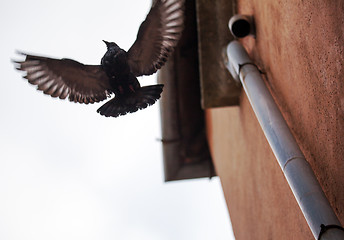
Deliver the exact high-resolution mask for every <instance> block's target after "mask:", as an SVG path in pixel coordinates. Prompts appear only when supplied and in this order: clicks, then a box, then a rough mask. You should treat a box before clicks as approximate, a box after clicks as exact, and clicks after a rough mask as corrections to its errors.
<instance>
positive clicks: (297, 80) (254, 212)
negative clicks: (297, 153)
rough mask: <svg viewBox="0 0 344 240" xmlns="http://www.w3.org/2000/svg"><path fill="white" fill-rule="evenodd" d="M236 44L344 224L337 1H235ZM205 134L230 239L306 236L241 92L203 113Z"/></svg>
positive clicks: (341, 16)
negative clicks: (240, 31) (248, 29)
mask: <svg viewBox="0 0 344 240" xmlns="http://www.w3.org/2000/svg"><path fill="white" fill-rule="evenodd" d="M238 9H239V12H240V13H243V14H250V15H253V16H254V18H255V22H256V28H257V37H256V39H254V38H251V37H249V38H247V39H244V40H242V43H243V44H244V46H245V47H246V49H247V50H248V51H249V53H250V55H251V57H252V58H253V59H254V61H255V62H256V64H257V65H258V66H259V67H260V69H261V70H262V71H263V72H265V73H266V74H265V79H266V83H267V85H268V87H269V88H270V90H271V93H272V94H273V96H274V98H275V99H276V102H277V104H278V105H279V107H280V110H281V111H282V113H283V115H284V117H285V119H286V120H287V122H288V125H289V127H290V128H291V130H292V132H293V134H294V136H295V138H296V139H297V141H298V143H299V145H300V147H301V150H302V151H303V153H304V155H305V156H306V159H307V160H308V161H309V163H310V164H311V166H312V168H313V170H314V172H315V174H316V176H317V178H318V180H319V182H320V183H321V186H322V188H323V190H324V192H325V194H326V196H327V197H328V199H329V201H330V203H331V205H332V207H333V209H334V211H335V212H336V214H337V216H338V218H339V219H340V221H341V223H342V224H344V143H343V140H344V66H343V64H344V55H343V52H344V2H343V1H341V0H333V1H275V0H264V1H262V0H239V1H238ZM207 126H208V137H209V142H210V145H211V151H212V157H213V161H214V165H215V169H216V171H217V174H218V175H219V176H220V179H221V182H222V185H223V190H224V194H225V198H226V201H227V204H228V208H229V212H230V216H231V220H232V224H233V228H234V234H235V236H236V238H237V239H313V236H312V234H311V231H310V230H309V228H308V225H307V223H306V221H305V220H304V218H303V215H302V213H301V211H300V209H299V207H298V205H297V203H296V200H295V199H294V197H293V195H292V192H291V190H290V188H289V186H288V184H287V182H286V180H285V178H284V176H283V173H282V171H281V170H280V168H279V165H278V163H277V161H276V160H275V158H274V156H273V154H272V152H271V150H270V147H269V145H268V143H267V141H266V140H265V137H264V135H263V133H262V131H261V129H260V126H259V124H258V122H257V120H256V118H255V116H254V113H253V111H252V109H251V107H250V105H249V102H248V100H247V98H246V96H245V95H244V93H242V95H241V99H240V106H239V107H229V108H219V109H210V110H208V111H207Z"/></svg>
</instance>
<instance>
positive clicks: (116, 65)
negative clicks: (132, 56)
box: [101, 41, 140, 95]
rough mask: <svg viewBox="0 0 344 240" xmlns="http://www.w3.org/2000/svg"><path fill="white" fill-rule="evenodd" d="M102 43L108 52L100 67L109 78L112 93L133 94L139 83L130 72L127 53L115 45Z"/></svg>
mask: <svg viewBox="0 0 344 240" xmlns="http://www.w3.org/2000/svg"><path fill="white" fill-rule="evenodd" d="M104 42H105V44H106V45H107V48H108V50H107V52H106V53H105V54H104V56H103V58H102V60H101V66H102V69H103V70H104V71H105V73H106V75H107V76H108V78H109V82H110V85H111V87H112V88H113V89H112V90H113V92H114V93H115V94H116V95H123V94H129V93H133V92H135V91H136V90H137V89H139V88H140V83H139V81H138V80H137V78H136V77H135V75H134V74H132V72H131V71H130V66H129V64H128V56H127V52H126V51H124V50H123V49H121V48H120V47H118V45H117V44H116V43H109V42H106V41H104Z"/></svg>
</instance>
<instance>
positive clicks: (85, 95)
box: [14, 53, 111, 104]
mask: <svg viewBox="0 0 344 240" xmlns="http://www.w3.org/2000/svg"><path fill="white" fill-rule="evenodd" d="M20 54H22V55H24V56H25V60H24V61H14V63H15V64H16V69H18V70H21V71H25V72H26V75H25V76H24V78H26V79H27V80H28V82H29V83H31V84H33V85H36V86H37V89H38V90H40V91H43V93H45V94H47V95H50V96H52V97H59V98H60V99H65V98H67V96H68V97H69V100H70V101H73V102H79V103H86V104H87V103H94V102H99V101H102V100H104V99H106V98H107V97H108V96H109V95H110V94H111V86H110V83H109V80H108V78H107V76H106V74H105V72H104V71H103V70H102V69H101V66H100V65H84V64H82V63H79V62H77V61H74V60H72V59H66V58H63V59H54V58H48V57H41V56H34V55H28V54H25V53H20Z"/></svg>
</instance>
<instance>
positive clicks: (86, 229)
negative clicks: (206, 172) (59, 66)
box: [0, 0, 232, 240]
mask: <svg viewBox="0 0 344 240" xmlns="http://www.w3.org/2000/svg"><path fill="white" fill-rule="evenodd" d="M150 2H151V1H150V0H145V1H143V0H126V1H119V0H108V1H106V0H97V1H83V0H74V1H71V0H54V1H48V0H29V1H27V0H5V1H1V2H0V25H1V39H0V49H1V51H0V53H1V54H0V66H1V75H2V76H1V88H0V106H1V108H0V109H1V117H0V239H2V240H23V239H25V240H55V239H56V240H60V239H63V240H78V239H82V240H94V239H99V240H110V239H112V240H113V239H125V240H127V239H129V240H131V239H133V240H134V239H141V240H142V239H143V240H145V239H147V240H175V239H178V240H193V239H197V240H210V239H212V240H213V239H217V240H222V239H223V240H224V239H232V233H231V230H230V221H229V217H228V213H227V209H226V206H225V201H224V198H223V193H222V190H221V187H220V182H219V179H218V178H214V179H212V180H209V179H201V180H189V181H179V182H172V183H164V182H163V179H164V177H163V165H162V150H161V143H159V142H158V141H157V140H156V139H158V138H160V115H159V105H158V104H155V105H154V106H152V107H149V108H147V109H146V110H143V111H139V112H137V113H134V114H131V115H127V116H124V117H120V118H117V119H114V118H105V117H102V116H100V115H99V114H97V113H96V110H97V108H98V107H100V106H101V104H102V103H100V104H95V105H81V104H75V103H70V102H68V101H61V100H58V99H52V98H50V97H48V96H45V95H43V94H42V93H41V92H38V91H36V90H35V88H34V87H33V86H31V85H29V84H28V83H27V82H25V81H24V80H23V79H22V78H21V74H20V73H19V72H17V71H15V70H14V68H13V65H12V64H11V62H10V59H11V58H12V59H13V58H16V55H15V50H16V49H18V50H23V51H27V52H30V53H37V54H43V55H47V56H52V57H58V58H61V57H68V58H73V59H75V60H78V61H81V62H83V63H88V64H98V63H99V62H100V59H101V57H102V55H103V54H104V53H105V51H106V47H105V45H104V43H103V42H102V41H101V40H102V39H104V40H107V41H115V42H116V43H117V44H118V45H119V46H121V47H122V48H124V49H125V50H127V49H128V48H129V47H130V46H131V44H132V43H133V42H134V40H135V38H136V33H137V30H138V27H139V25H140V23H141V22H142V21H143V19H144V18H145V15H146V14H147V12H148V10H149V7H150ZM155 78H156V75H154V76H152V77H144V78H140V79H139V80H140V81H141V83H142V84H143V85H148V84H152V83H154V82H155Z"/></svg>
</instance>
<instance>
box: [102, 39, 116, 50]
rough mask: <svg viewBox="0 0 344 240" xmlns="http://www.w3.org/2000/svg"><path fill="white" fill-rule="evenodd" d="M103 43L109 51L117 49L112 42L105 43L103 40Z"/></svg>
mask: <svg viewBox="0 0 344 240" xmlns="http://www.w3.org/2000/svg"><path fill="white" fill-rule="evenodd" d="M103 42H104V43H105V44H106V47H107V48H108V49H110V48H118V45H117V44H116V43H114V42H107V41H105V40H103Z"/></svg>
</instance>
